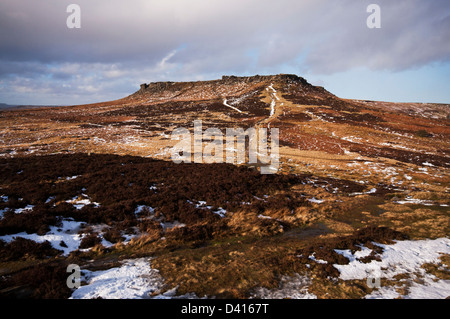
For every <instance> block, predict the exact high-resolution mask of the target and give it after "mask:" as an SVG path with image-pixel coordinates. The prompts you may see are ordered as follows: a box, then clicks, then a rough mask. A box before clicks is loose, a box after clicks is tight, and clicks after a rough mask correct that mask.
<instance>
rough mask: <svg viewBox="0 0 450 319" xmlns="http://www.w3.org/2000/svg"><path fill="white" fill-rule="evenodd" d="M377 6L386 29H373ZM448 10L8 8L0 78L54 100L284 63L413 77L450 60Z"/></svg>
mask: <svg viewBox="0 0 450 319" xmlns="http://www.w3.org/2000/svg"><path fill="white" fill-rule="evenodd" d="M372 2H376V3H378V4H379V5H380V7H381V10H382V15H381V18H382V28H381V29H376V30H375V29H368V28H367V26H366V18H367V16H368V13H367V12H366V7H367V5H368V4H370V3H372ZM70 3H77V4H79V5H80V7H81V29H68V28H67V27H66V18H67V16H68V13H66V7H67V5H68V4H70ZM449 12H450V2H449V1H448V0H433V1H419V0H397V1H389V0H377V1H371V0H370V1H369V0H340V1H325V0H315V1H314V0H309V1H293V0H281V1H269V0H248V1H242V0H227V1H224V0H215V1H210V0H189V1H186V0H165V1H149V0H134V1H131V0H130V1H126V2H125V1H122V0H108V1H106V0H96V1H92V0H40V1H34V0H2V1H1V2H0V80H1V81H2V82H3V87H7V86H8V85H10V87H9V88H10V90H12V91H14V87H15V86H14V85H15V83H16V82H14V81H13V80H14V78H15V79H19V78H20V79H40V80H41V88H42V90H43V91H48V90H51V91H52V92H53V93H54V94H59V93H60V92H65V93H67V92H68V90H66V89H65V88H63V87H62V84H64V85H65V87H71V88H74V87H77V88H78V89H79V90H80V94H81V93H86V94H93V93H92V92H89V90H90V89H89V88H90V86H92V85H97V86H98V88H99V90H101V89H104V90H106V89H111V88H114V90H115V92H118V91H120V93H122V91H125V90H132V89H133V88H134V86H135V85H137V82H139V81H146V82H148V81H151V80H165V79H170V80H181V79H192V78H208V77H213V76H216V75H218V74H225V73H235V74H253V73H260V74H261V73H264V72H265V71H268V72H276V70H279V69H281V68H282V67H283V66H286V65H288V66H290V67H292V68H294V69H295V68H298V69H299V70H302V71H303V70H307V71H308V72H310V73H313V74H333V73H336V72H342V71H346V70H350V69H353V68H358V67H367V68H371V69H374V70H385V69H387V70H394V71H398V70H405V69H408V68H414V67H420V66H423V65H427V64H429V63H432V62H436V61H445V62H448V61H449V58H450V57H449V55H450V17H449ZM172 52H174V54H172V56H170V58H169V59H167V60H165V62H164V59H165V58H167V57H168V55H170V54H171V53H172ZM163 62H164V63H163ZM76 66H78V67H79V68H78V69H75V67H76ZM52 80H53V81H54V82H51V81H52ZM58 81H59V82H58ZM5 83H6V84H5ZM52 85H53V86H54V88H53V89H51V88H52ZM16 87H17V86H16ZM119 87H120V88H122V89H121V90H118V88H119ZM36 89H38V88H36ZM92 91H94V90H92ZM96 91H98V90H96ZM98 92H99V91H98ZM0 93H1V94H4V92H0ZM129 93H131V92H129Z"/></svg>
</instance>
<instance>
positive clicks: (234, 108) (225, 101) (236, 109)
mask: <svg viewBox="0 0 450 319" xmlns="http://www.w3.org/2000/svg"><path fill="white" fill-rule="evenodd" d="M223 105H225V106H228V107H229V108H232V109H233V110H235V111H238V112H239V113H243V112H242V111H241V110H239V109H238V108H236V107H234V106H232V105H230V104H228V103H227V99H224V100H223Z"/></svg>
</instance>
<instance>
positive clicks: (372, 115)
mask: <svg viewBox="0 0 450 319" xmlns="http://www.w3.org/2000/svg"><path fill="white" fill-rule="evenodd" d="M449 110H450V108H449V106H448V105H442V104H441V105H439V104H421V103H389V102H378V101H360V100H350V99H343V98H340V97H338V96H336V95H333V94H332V93H330V92H328V91H327V90H325V89H324V88H322V87H318V86H314V85H311V84H309V83H308V82H307V81H306V80H305V79H303V78H301V77H299V76H296V75H289V74H280V75H273V76H260V75H257V76H249V77H237V76H224V77H222V78H221V79H217V80H213V81H197V82H155V83H148V84H143V85H142V86H141V88H140V89H139V90H138V91H137V92H135V93H133V94H131V95H130V96H128V97H125V98H123V99H120V100H116V101H108V102H104V103H96V104H89V105H77V106H67V107H58V108H40V109H20V110H10V111H0V140H1V143H0V190H1V191H0V237H1V238H0V273H1V274H2V276H3V277H2V280H0V298H1V297H3V296H5V297H11V296H12V297H20V296H24V295H28V296H33V297H34V298H39V297H47V298H66V297H69V296H71V294H72V293H73V291H72V290H70V289H68V287H67V285H66V279H67V276H68V273H67V264H68V263H73V264H78V265H80V266H81V267H82V269H86V270H91V271H92V274H94V275H95V274H96V273H97V272H96V270H100V269H101V270H102V272H101V273H104V271H105V270H108V271H111V277H114V278H115V277H117V275H115V274H117V273H120V277H121V280H122V279H123V280H129V281H127V284H123V285H121V286H120V287H119V288H116V287H113V288H111V289H109V288H108V289H103V288H100V289H99V290H100V291H96V288H95V287H96V286H97V285H96V284H94V285H89V282H88V281H89V280H83V283H82V284H83V286H87V287H86V288H87V289H89V288H92V291H91V292H92V294H86V295H84V296H86V297H87V298H98V297H101V298H108V297H111V295H109V294H106V295H104V294H103V293H104V292H107V291H115V292H119V291H121V290H122V287H130V289H129V290H130V294H131V295H132V296H136V293H137V291H138V290H139V289H138V290H136V289H135V288H136V287H135V285H136V282H141V281H140V280H139V281H136V278H137V275H136V272H133V271H131V269H134V270H136V269H141V270H142V271H143V273H142V276H141V275H139V278H142V279H144V278H146V279H149V278H150V281H151V282H152V283H156V284H157V285H156V286H157V287H154V288H151V287H150V288H149V286H148V285H149V284H148V282H144V284H143V286H144V287H143V289H144V290H141V291H143V292H142V297H143V298H148V297H149V296H152V297H156V296H157V295H158V294H162V295H161V296H163V297H167V296H173V295H174V294H176V295H177V296H197V297H203V296H207V297H212V298H213V297H216V298H249V297H253V298H260V297H261V298H264V297H271V296H274V297H283V298H301V297H303V296H306V297H311V296H313V297H318V298H364V297H367V296H369V297H373V296H374V295H373V294H379V295H381V296H383V297H384V296H386V295H385V294H386V293H387V294H388V295H389V294H393V293H394V292H395V295H394V297H400V298H402V297H405V298H410V297H411V296H412V297H414V291H416V292H417V291H419V293H420V295H421V296H424V295H426V296H427V297H435V296H438V297H439V298H441V297H442V298H445V297H447V296H448V293H447V290H445V289H444V290H443V292H442V287H446V283H445V282H444V280H445V279H447V278H448V273H449V269H450V268H449V264H448V256H449V254H448V247H449V243H448V242H449V240H448V236H449V230H448V225H449V218H450V217H449V213H448V203H449V200H450V196H449V189H448V185H449V181H450V171H449V168H450V129H449V128H450V125H449V124H450V122H449V120H448V114H449ZM194 121H201V123H202V136H201V137H202V139H201V142H202V145H201V146H202V147H203V149H202V151H204V150H205V149H206V148H207V147H211V143H209V142H210V140H209V139H208V136H207V134H206V130H207V129H210V128H213V129H214V132H216V133H217V132H218V131H219V132H222V133H225V132H226V130H227V129H228V128H243V129H247V128H262V129H267V131H268V132H269V131H270V132H272V129H278V130H279V155H280V156H279V165H278V166H277V167H276V168H277V171H276V172H274V174H266V175H264V174H260V173H261V165H259V164H260V163H261V162H259V163H256V164H255V163H254V162H253V163H249V161H245V160H242V161H238V160H236V161H234V160H233V163H217V162H216V163H204V162H201V159H203V158H204V157H200V161H197V162H194V163H175V161H172V160H171V159H172V158H171V156H172V155H174V154H173V147H174V146H175V145H177V143H179V142H180V139H177V136H174V135H172V133H173V132H174V131H175V129H176V128H184V129H185V130H184V131H185V132H186V131H187V132H189V133H191V141H193V140H194V138H196V137H195V134H192V133H194V132H193V131H194V125H193V123H194ZM258 131H259V130H258ZM263 131H264V130H263ZM216 133H215V134H216ZM187 135H188V136H189V134H187ZM192 136H194V138H192ZM272 136H273V135H271V136H270V139H272ZM203 137H205V139H204V140H203ZM183 140H184V139H183ZM187 141H188V142H189V137H188V138H187ZM216 143H217V144H216ZM220 144H222V146H223V150H225V149H227V151H228V152H231V153H232V154H235V153H238V152H239V149H238V146H237V144H238V143H236V146H235V145H227V144H225V143H224V138H223V134H222V136H221V135H220V134H219V133H217V134H216V135H215V137H214V145H220ZM242 144H243V143H242ZM188 146H189V145H188ZM270 148H271V149H270V151H272V145H271V146H270ZM215 151H216V149H214V152H215ZM194 152H195V154H199V153H201V152H200V150H199V151H197V150H195V148H194ZM217 153H218V154H219V157H218V158H220V154H221V153H220V151H219V149H217ZM175 155H176V153H175ZM200 155H202V154H200ZM258 156H259V155H258ZM22 237H26V238H22ZM408 237H409V238H410V239H414V241H405V240H406V238H408ZM418 239H428V240H426V241H417V240H418ZM2 240H4V241H2ZM394 240H395V241H398V245H397V243H396V244H395V246H393V247H392V248H390V247H389V246H383V245H378V244H385V245H394ZM383 247H384V248H383ZM402 247H403V248H402ZM389 252H391V253H392V252H394V253H395V255H396V256H407V257H408V258H401V259H400V258H397V259H395V263H392V261H393V260H394V259H392V258H390V257H389V255H387V254H389ZM411 252H414V254H413V253H411ZM416 252H419V253H416ZM442 252H447V254H446V255H442V254H441V253H442ZM136 256H139V257H143V258H144V257H145V258H146V257H151V267H154V268H156V269H157V271H152V270H149V269H148V267H150V266H149V265H150V264H149V262H150V261H149V260H147V259H138V260H136ZM430 256H431V257H432V258H431V257H430ZM440 256H442V257H440ZM386 258H387V259H386ZM439 258H441V259H439ZM127 259H133V260H132V261H130V262H126V263H123V262H124V261H125V260H127ZM383 259H384V260H383ZM381 262H382V263H381ZM136 263H137V264H138V265H143V264H144V265H147V266H148V267H141V266H139V267H132V266H131V265H136ZM377 264H378V265H381V266H382V268H381V269H380V271H386V273H388V274H395V277H393V278H397V279H399V280H390V279H388V278H383V281H382V285H383V286H382V287H381V288H380V289H378V290H377V289H369V287H367V285H366V282H367V281H366V280H365V278H363V277H360V276H359V275H355V274H356V273H355V271H354V270H355V266H356V267H357V269H359V270H360V271H361V273H362V274H364V276H367V274H368V273H369V271H370V270H371V269H369V268H367V266H372V265H377ZM381 266H380V267H381ZM118 267H121V268H118ZM122 267H124V268H122ZM385 267H386V270H385ZM350 268H351V269H350ZM126 269H128V270H126ZM127 271H129V272H130V276H129V278H127V276H126V274H127ZM155 273H157V274H158V279H156V278H153V277H149V275H151V274H155ZM344 275H345V276H346V277H343V276H344ZM397 275H400V276H398V277H397ZM205 278H207V280H205ZM441 279H442V280H441ZM106 282H107V283H108V285H109V283H110V281H109V280H107V281H106ZM97 287H103V286H97ZM109 287H111V286H109ZM447 287H448V284H447ZM131 288H132V289H131ZM161 289H162V290H161ZM82 291H86V290H85V289H82V290H77V292H78V296H81V295H82ZM438 291H439V293H440V294H436V292H438ZM144 292H145V293H144ZM150 293H151V295H149V294H150ZM165 293H167V294H165Z"/></svg>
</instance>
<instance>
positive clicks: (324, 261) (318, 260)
mask: <svg viewBox="0 0 450 319" xmlns="http://www.w3.org/2000/svg"><path fill="white" fill-rule="evenodd" d="M315 254H316V253H313V254H312V255H311V256H309V257H308V258H309V259H311V260H313V261H315V262H316V263H319V264H328V261H326V260H322V259H316V256H314V255H315Z"/></svg>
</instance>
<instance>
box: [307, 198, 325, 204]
mask: <svg viewBox="0 0 450 319" xmlns="http://www.w3.org/2000/svg"><path fill="white" fill-rule="evenodd" d="M308 201H310V202H311V203H317V204H320V203H323V202H324V200H323V199H316V198H315V197H313V198H310V199H308Z"/></svg>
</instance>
